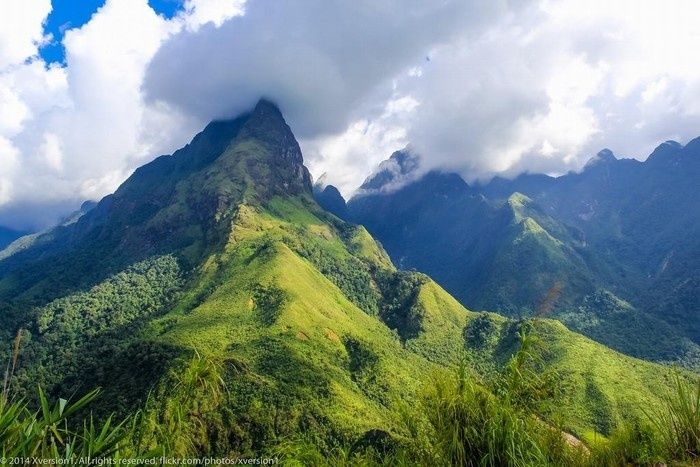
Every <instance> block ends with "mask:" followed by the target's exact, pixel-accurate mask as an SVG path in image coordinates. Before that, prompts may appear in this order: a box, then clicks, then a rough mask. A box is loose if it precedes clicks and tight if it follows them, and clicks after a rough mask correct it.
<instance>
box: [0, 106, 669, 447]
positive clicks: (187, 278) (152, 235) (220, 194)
mask: <svg viewBox="0 0 700 467" xmlns="http://www.w3.org/2000/svg"><path fill="white" fill-rule="evenodd" d="M501 214H504V216H505V219H506V220H507V221H508V223H509V225H510V226H511V227H512V229H511V230H509V232H510V233H509V235H513V238H514V240H513V241H515V242H523V243H528V242H536V243H537V244H542V245H544V246H545V247H546V248H550V249H552V252H553V253H552V254H556V255H570V254H571V255H572V254H573V253H571V252H569V251H568V250H566V249H565V247H564V246H562V245H560V244H559V243H558V242H559V240H557V238H555V237H553V236H551V235H549V234H548V233H547V231H545V229H544V227H542V225H544V224H546V221H547V220H546V218H545V217H543V216H542V217H540V218H537V217H533V216H539V214H538V213H536V212H535V211H531V208H530V207H529V202H528V201H527V200H526V199H525V198H524V197H517V196H516V197H513V198H512V201H511V203H510V204H509V208H507V209H506V210H505V211H503V212H502V213H501ZM572 257H573V256H572ZM496 311H498V310H496ZM0 313H1V314H2V317H3V318H2V320H0V337H1V338H2V341H3V343H4V345H3V349H7V351H8V352H9V350H10V349H11V345H10V342H11V340H12V338H13V337H14V335H15V333H16V332H17V330H18V329H22V331H21V335H22V341H21V342H22V345H21V351H20V354H19V361H18V363H17V371H16V377H15V378H14V379H13V381H12V389H11V391H12V393H13V394H15V395H16V396H22V395H24V396H26V397H28V398H30V397H31V391H32V390H33V388H34V387H35V385H36V384H40V385H42V386H43V387H45V388H46V389H47V390H48V391H49V393H50V394H53V395H69V394H76V393H84V392H87V391H88V390H90V389H92V388H93V387H98V386H101V387H103V388H104V395H103V397H102V399H100V401H99V404H98V406H97V407H96V408H95V411H96V413H97V414H98V416H101V417H104V416H105V415H106V414H108V413H110V412H113V411H115V412H117V413H118V414H128V413H132V412H134V411H136V410H139V409H144V410H145V411H146V413H155V414H156V415H154V417H156V419H155V421H153V423H152V424H155V425H157V426H159V427H162V428H161V429H162V430H165V431H167V432H168V434H169V436H170V439H172V440H173V444H172V445H171V446H170V447H169V449H170V450H171V451H172V452H173V453H176V454H182V455H184V454H193V453H196V454H200V455H204V454H212V455H213V454H216V455H241V456H244V455H261V454H262V453H269V452H271V451H272V450H274V449H275V448H276V447H278V446H281V445H282V444H284V442H286V441H289V440H290V439H297V438H299V437H312V438H313V440H314V442H315V443H317V444H319V445H320V446H322V447H324V448H332V447H333V446H335V445H337V444H340V443H348V442H349V443H358V442H364V441H363V440H365V441H366V440H367V439H372V436H373V434H375V435H376V433H385V434H386V435H387V436H389V437H390V438H391V439H394V440H396V442H398V443H400V442H401V440H402V439H408V438H409V437H410V433H409V432H407V431H406V428H405V425H404V424H403V421H402V418H401V415H400V413H399V412H400V411H399V410H398V407H399V406H400V405H401V404H408V405H409V406H416V404H417V403H418V400H419V398H420V397H419V396H420V393H421V389H422V388H423V387H425V386H426V385H427V384H429V383H430V382H431V381H432V380H433V379H434V378H435V375H436V374H440V373H444V372H454V371H456V370H457V369H458V368H459V367H460V364H463V363H464V362H465V361H466V362H468V364H469V366H470V368H472V369H473V371H474V373H473V377H474V378H479V379H484V380H487V379H488V378H489V377H490V375H493V374H494V372H498V371H499V370H500V369H501V368H502V367H503V365H504V364H505V363H506V362H507V361H508V359H509V357H510V356H511V355H512V354H513V353H514V352H515V351H516V350H517V348H518V330H519V329H520V328H521V326H523V323H522V322H519V321H514V320H508V319H506V318H502V317H500V316H498V315H494V314H491V313H475V312H472V311H469V310H467V309H465V308H464V307H463V306H462V305H461V304H460V303H459V302H458V301H457V300H455V299H454V298H453V297H452V296H450V295H449V294H448V293H447V292H445V290H443V289H442V288H441V287H440V286H439V285H437V284H436V283H435V282H433V281H432V280H431V279H430V278H429V277H428V276H425V275H423V274H420V273H417V272H407V271H401V270H397V269H396V268H395V267H394V265H393V263H392V261H391V260H390V258H389V256H388V255H387V253H386V252H385V250H384V249H383V248H382V247H381V246H380V245H379V244H378V243H376V242H375V241H374V239H373V238H372V236H370V234H369V233H368V231H367V230H365V228H364V227H362V226H357V225H353V224H349V223H346V222H344V221H342V220H340V219H339V218H338V217H336V216H335V215H333V214H330V213H328V212H327V211H325V210H323V209H322V208H321V207H320V206H319V205H318V204H317V203H316V202H315V201H314V199H313V188H312V185H311V179H310V176H309V173H308V171H307V170H306V168H305V167H304V165H303V160H302V156H301V151H300V149H299V146H298V144H297V143H296V140H295V139H294V136H293V134H292V132H291V130H290V128H289V126H288V125H287V124H286V122H285V121H284V119H283V117H282V115H281V113H280V112H279V110H278V109H277V108H276V107H275V106H274V105H273V104H271V103H269V102H266V101H261V102H260V103H258V105H257V106H256V107H255V109H254V110H252V111H251V112H250V113H249V114H246V115H243V116H241V117H239V118H237V119H234V120H231V121H226V122H215V123H212V124H210V125H209V126H208V127H207V128H206V129H205V130H204V131H203V132H202V133H200V134H199V135H197V136H196V137H195V138H194V140H193V141H192V143H190V144H189V145H188V146H186V147H185V148H183V149H181V150H179V151H176V152H175V153H174V154H173V155H172V156H163V157H161V158H158V159H156V160H155V161H153V162H151V163H150V164H147V165H146V166H144V167H142V168H140V169H138V170H137V171H136V172H135V173H134V174H133V175H132V176H131V177H130V178H129V179H128V180H127V181H126V182H124V184H123V185H122V186H121V187H120V188H119V189H118V190H117V191H116V192H115V193H114V194H113V195H110V196H108V197H107V198H105V199H103V200H102V201H100V202H99V203H98V204H97V206H95V207H94V208H93V209H91V210H89V211H88V212H86V213H84V214H83V215H82V216H80V217H79V218H78V219H77V220H76V221H75V222H72V223H70V224H68V225H63V226H59V227H57V228H55V229H53V230H52V231H49V232H46V233H42V234H39V235H37V236H36V237H34V238H33V239H32V240H31V241H28V242H27V244H25V245H24V246H23V248H21V249H15V250H13V251H10V252H8V253H6V256H5V257H4V258H3V259H0ZM534 328H535V333H536V334H537V335H539V336H541V338H542V340H543V341H544V342H545V344H546V350H545V352H544V358H545V362H546V367H547V368H548V369H549V370H551V371H556V372H557V374H558V375H559V377H560V378H561V385H562V387H566V388H569V389H568V390H567V391H565V392H563V393H561V394H559V395H557V396H556V400H555V405H557V406H558V407H559V408H560V411H559V413H558V414H557V415H558V416H561V417H563V428H565V429H567V430H570V431H571V432H574V433H576V434H578V435H580V436H584V435H587V434H589V433H591V432H597V433H602V434H609V433H610V432H611V430H612V429H613V428H614V426H615V425H616V424H617V423H619V422H621V421H622V420H630V419H641V418H643V417H644V413H645V412H644V411H645V410H646V409H648V408H650V407H655V406H657V405H659V404H660V403H661V400H662V397H663V394H664V393H665V391H666V390H668V389H670V387H671V378H670V371H669V369H668V368H666V367H664V366H661V365H657V364H654V363H649V362H644V361H641V360H637V359H634V358H632V357H628V356H624V355H621V354H619V353H617V352H615V351H613V350H610V349H607V348H605V347H604V346H602V345H600V344H598V343H595V342H593V341H591V340H590V339H587V338H585V337H582V336H580V335H578V334H575V333H573V332H571V331H569V330H567V329H566V328H565V327H564V326H563V325H561V324H560V323H558V322H556V321H551V320H548V319H539V320H536V321H535V322H534ZM4 357H6V358H9V355H4ZM149 410H152V412H149ZM416 416H417V417H422V416H424V414H421V413H417V414H416ZM541 416H543V417H547V416H548V414H544V413H543V414H541ZM145 442H146V443H149V442H150V443H153V442H155V441H153V440H151V439H150V438H149V439H146V441H145Z"/></svg>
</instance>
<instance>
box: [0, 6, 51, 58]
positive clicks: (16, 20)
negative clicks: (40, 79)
mask: <svg viewBox="0 0 700 467" xmlns="http://www.w3.org/2000/svg"><path fill="white" fill-rule="evenodd" d="M50 11H51V0H23V1H10V2H3V4H2V14H0V70H2V69H4V68H7V67H9V66H12V65H16V64H21V63H22V62H23V61H24V60H25V59H26V58H27V57H31V56H32V55H36V53H37V45H38V44H40V43H42V42H44V41H45V40H46V38H45V37H44V30H43V27H42V23H43V22H44V20H45V19H46V17H47V16H48V15H49V12H50Z"/></svg>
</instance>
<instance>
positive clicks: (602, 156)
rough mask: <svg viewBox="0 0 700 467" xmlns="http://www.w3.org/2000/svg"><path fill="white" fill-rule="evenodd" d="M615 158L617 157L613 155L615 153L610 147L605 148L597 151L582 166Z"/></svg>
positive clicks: (613, 160) (590, 165)
mask: <svg viewBox="0 0 700 467" xmlns="http://www.w3.org/2000/svg"><path fill="white" fill-rule="evenodd" d="M616 160H617V157H615V154H614V153H613V152H612V151H611V150H610V149H608V148H605V149H603V150H601V151H599V152H598V154H596V155H595V156H593V157H591V158H590V159H588V162H586V165H585V166H584V168H590V167H593V166H594V165H597V164H600V163H606V162H615V161H616Z"/></svg>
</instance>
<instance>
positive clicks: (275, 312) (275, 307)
mask: <svg viewBox="0 0 700 467" xmlns="http://www.w3.org/2000/svg"><path fill="white" fill-rule="evenodd" d="M253 301H254V302H255V309H256V310H257V312H258V315H259V317H260V322H262V323H263V324H264V325H266V326H270V325H272V324H274V323H275V321H277V317H278V316H279V315H280V313H282V307H283V306H284V303H285V301H287V295H286V294H285V292H284V290H282V289H280V288H279V287H276V286H274V285H270V286H264V285H260V284H258V285H257V286H255V287H254V288H253Z"/></svg>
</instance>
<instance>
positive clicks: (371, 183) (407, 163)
mask: <svg viewBox="0 0 700 467" xmlns="http://www.w3.org/2000/svg"><path fill="white" fill-rule="evenodd" d="M419 167H420V158H419V157H418V156H417V155H415V154H413V153H412V152H411V150H410V149H409V148H404V149H402V150H400V151H396V152H394V153H393V154H392V155H391V157H389V159H387V160H385V161H383V162H381V163H380V164H379V166H378V167H377V170H376V171H375V172H374V173H373V174H372V175H370V176H369V177H367V179H366V180H365V181H364V183H363V184H362V186H360V193H361V194H369V193H378V192H382V193H383V192H391V191H395V190H397V189H398V188H401V187H402V186H403V185H405V184H406V183H409V182H411V181H412V180H414V179H415V176H416V174H417V173H418V170H419Z"/></svg>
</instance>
